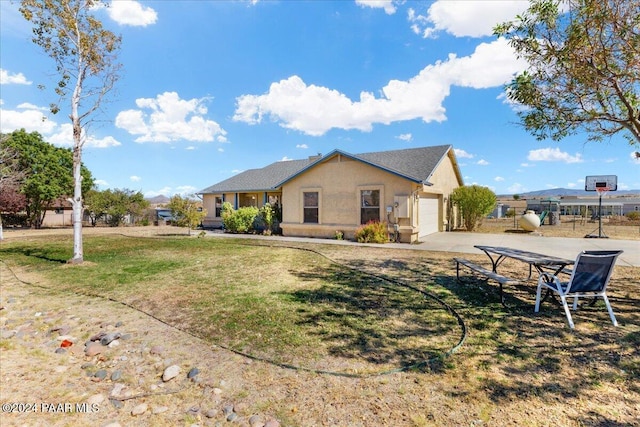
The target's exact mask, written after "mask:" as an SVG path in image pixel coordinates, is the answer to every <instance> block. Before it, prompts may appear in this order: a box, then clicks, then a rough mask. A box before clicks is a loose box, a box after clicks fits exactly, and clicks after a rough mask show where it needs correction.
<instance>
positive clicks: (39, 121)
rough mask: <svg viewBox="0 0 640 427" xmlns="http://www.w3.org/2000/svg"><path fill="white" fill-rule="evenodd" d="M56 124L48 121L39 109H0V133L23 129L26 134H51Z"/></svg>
mask: <svg viewBox="0 0 640 427" xmlns="http://www.w3.org/2000/svg"><path fill="white" fill-rule="evenodd" d="M57 126H58V124H57V123H56V122H54V121H52V120H49V119H48V118H47V116H46V113H44V112H43V110H42V109H40V108H37V107H35V108H33V107H30V108H26V109H20V111H18V110H5V109H0V132H2V133H10V132H13V131H14V130H18V129H23V128H24V129H25V130H26V131H27V132H39V133H40V134H42V135H46V134H49V133H51V132H53V131H54V130H55V129H56V127H57Z"/></svg>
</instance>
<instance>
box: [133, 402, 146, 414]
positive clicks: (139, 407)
mask: <svg viewBox="0 0 640 427" xmlns="http://www.w3.org/2000/svg"><path fill="white" fill-rule="evenodd" d="M148 408H149V406H148V405H147V404H146V403H141V404H139V405H136V406H134V407H133V409H132V410H131V415H133V416H137V415H142V414H144V413H145V412H147V409H148Z"/></svg>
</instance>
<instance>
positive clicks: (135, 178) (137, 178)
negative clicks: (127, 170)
mask: <svg viewBox="0 0 640 427" xmlns="http://www.w3.org/2000/svg"><path fill="white" fill-rule="evenodd" d="M129 180H130V181H132V182H140V181H142V178H140V177H139V176H137V175H131V176H130V177H129Z"/></svg>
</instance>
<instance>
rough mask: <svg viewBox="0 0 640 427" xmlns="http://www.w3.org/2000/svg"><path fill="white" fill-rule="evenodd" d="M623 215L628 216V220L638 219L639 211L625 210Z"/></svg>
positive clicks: (639, 216) (639, 217)
mask: <svg viewBox="0 0 640 427" xmlns="http://www.w3.org/2000/svg"><path fill="white" fill-rule="evenodd" d="M625 216H626V217H627V218H629V220H630V221H637V220H639V219H640V212H627V214H626V215H625Z"/></svg>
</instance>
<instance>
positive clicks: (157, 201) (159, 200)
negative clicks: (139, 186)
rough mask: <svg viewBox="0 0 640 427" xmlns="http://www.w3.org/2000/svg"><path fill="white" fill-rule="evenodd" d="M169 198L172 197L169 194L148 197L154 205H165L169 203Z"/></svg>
mask: <svg viewBox="0 0 640 427" xmlns="http://www.w3.org/2000/svg"><path fill="white" fill-rule="evenodd" d="M169 200H170V199H169V198H168V197H167V196H163V195H159V196H155V197H150V198H148V199H147V201H148V202H149V203H150V204H152V205H164V204H166V203H169Z"/></svg>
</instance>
